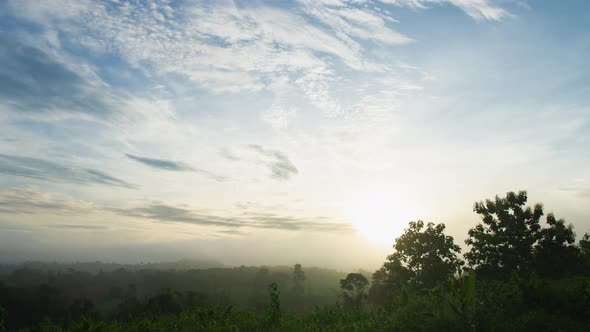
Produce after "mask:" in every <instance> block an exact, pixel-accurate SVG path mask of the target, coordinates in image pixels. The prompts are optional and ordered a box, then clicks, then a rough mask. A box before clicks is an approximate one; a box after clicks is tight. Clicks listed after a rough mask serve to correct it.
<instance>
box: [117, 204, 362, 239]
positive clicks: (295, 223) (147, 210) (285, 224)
mask: <svg viewBox="0 0 590 332" xmlns="http://www.w3.org/2000/svg"><path fill="white" fill-rule="evenodd" d="M110 211H112V212H115V213H119V214H121V215H124V216H128V217H136V218H141V219H150V220H156V221H160V222H179V223H187V224H193V225H201V226H216V227H222V228H227V229H236V228H253V229H276V230H286V231H343V232H346V231H352V228H351V226H350V225H349V224H344V223H335V222H331V221H330V220H328V219H326V218H301V217H293V216H284V215H279V214H276V213H272V212H268V211H246V212H242V213H240V214H236V215H233V216H220V215H217V214H212V213H210V212H207V211H199V210H194V209H191V208H189V207H185V206H175V205H170V204H167V203H163V202H158V203H152V204H148V205H145V206H142V207H136V208H130V209H110Z"/></svg>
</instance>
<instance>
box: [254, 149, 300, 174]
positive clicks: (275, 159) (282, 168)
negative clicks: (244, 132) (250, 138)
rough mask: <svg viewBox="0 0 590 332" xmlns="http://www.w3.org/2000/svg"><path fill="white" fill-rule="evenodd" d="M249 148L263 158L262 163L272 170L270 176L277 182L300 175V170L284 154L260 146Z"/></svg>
mask: <svg viewBox="0 0 590 332" xmlns="http://www.w3.org/2000/svg"><path fill="white" fill-rule="evenodd" d="M248 148H249V149H251V150H253V151H255V152H257V153H258V154H259V155H260V156H262V157H263V160H262V162H263V163H264V164H265V165H266V166H267V167H268V168H269V169H270V172H271V173H270V176H271V178H273V179H275V180H280V181H285V180H289V179H290V178H291V177H293V176H295V175H297V174H299V170H298V169H297V167H295V165H294V164H293V162H291V160H289V158H288V157H287V155H285V154H284V153H283V152H281V151H279V150H272V149H266V148H264V147H262V146H260V145H256V144H251V145H248Z"/></svg>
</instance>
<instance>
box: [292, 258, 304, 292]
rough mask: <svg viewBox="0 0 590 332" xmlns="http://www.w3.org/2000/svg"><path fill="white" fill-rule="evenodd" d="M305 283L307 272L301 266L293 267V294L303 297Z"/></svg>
mask: <svg viewBox="0 0 590 332" xmlns="http://www.w3.org/2000/svg"><path fill="white" fill-rule="evenodd" d="M304 282H305V272H304V271H303V268H302V267H301V264H295V266H293V292H294V293H295V294H298V295H302V294H303V292H304V286H303V283H304Z"/></svg>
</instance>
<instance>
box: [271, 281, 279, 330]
mask: <svg viewBox="0 0 590 332" xmlns="http://www.w3.org/2000/svg"><path fill="white" fill-rule="evenodd" d="M268 294H269V296H270V310H269V320H270V322H271V324H274V325H277V324H279V323H280V321H281V301H280V295H281V293H280V292H279V287H278V285H277V284H276V283H274V282H273V283H271V284H270V285H268Z"/></svg>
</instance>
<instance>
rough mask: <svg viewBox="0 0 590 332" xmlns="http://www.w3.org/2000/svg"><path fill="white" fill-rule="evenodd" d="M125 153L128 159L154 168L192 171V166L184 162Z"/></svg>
mask: <svg viewBox="0 0 590 332" xmlns="http://www.w3.org/2000/svg"><path fill="white" fill-rule="evenodd" d="M125 155H126V156H127V158H129V159H132V160H135V161H137V162H140V163H142V164H144V165H147V166H149V167H152V168H156V169H163V170H167V171H179V172H184V171H193V168H192V167H190V166H188V165H186V164H183V163H179V162H175V161H170V160H163V159H152V158H146V157H139V156H135V155H132V154H129V153H127V154H125Z"/></svg>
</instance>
